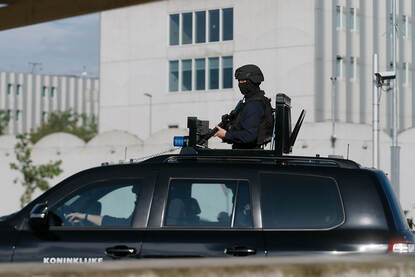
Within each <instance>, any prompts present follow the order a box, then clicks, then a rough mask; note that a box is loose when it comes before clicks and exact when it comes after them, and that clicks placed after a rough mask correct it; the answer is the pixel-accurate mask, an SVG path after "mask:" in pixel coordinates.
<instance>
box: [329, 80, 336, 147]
mask: <svg viewBox="0 0 415 277" xmlns="http://www.w3.org/2000/svg"><path fill="white" fill-rule="evenodd" d="M330 80H331V137H330V141H331V148H332V150H333V153H332V154H333V155H335V154H336V119H335V108H336V103H335V102H334V101H335V95H334V94H335V92H336V81H337V77H330Z"/></svg>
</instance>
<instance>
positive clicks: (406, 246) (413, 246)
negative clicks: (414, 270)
mask: <svg viewBox="0 0 415 277" xmlns="http://www.w3.org/2000/svg"><path fill="white" fill-rule="evenodd" d="M389 253H390V254H414V253H415V243H414V242H411V241H399V240H398V241H392V242H391V243H390V244H389Z"/></svg>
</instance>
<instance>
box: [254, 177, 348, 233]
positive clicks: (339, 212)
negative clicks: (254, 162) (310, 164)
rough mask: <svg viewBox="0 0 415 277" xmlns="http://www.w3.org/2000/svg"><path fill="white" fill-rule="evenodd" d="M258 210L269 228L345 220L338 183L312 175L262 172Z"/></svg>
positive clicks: (305, 226)
mask: <svg viewBox="0 0 415 277" xmlns="http://www.w3.org/2000/svg"><path fill="white" fill-rule="evenodd" d="M261 213H262V221H263V227H264V228H268V229H328V228H332V227H335V226H338V225H340V224H341V223H342V222H343V221H344V210H343V203H342V200H341V198H340V193H339V189H338V186H337V183H336V182H335V181H334V179H332V178H328V177H322V176H312V175H290V174H271V173H270V174H262V175H261Z"/></svg>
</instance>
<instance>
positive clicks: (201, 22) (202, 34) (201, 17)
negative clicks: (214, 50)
mask: <svg viewBox="0 0 415 277" xmlns="http://www.w3.org/2000/svg"><path fill="white" fill-rule="evenodd" d="M204 42H206V12H205V11H201V12H196V43H204Z"/></svg>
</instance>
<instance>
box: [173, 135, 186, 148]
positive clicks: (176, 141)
mask: <svg viewBox="0 0 415 277" xmlns="http://www.w3.org/2000/svg"><path fill="white" fill-rule="evenodd" d="M188 141H189V138H188V137H178V136H176V137H174V138H173V145H174V146H175V147H184V146H186V145H187V143H188Z"/></svg>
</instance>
